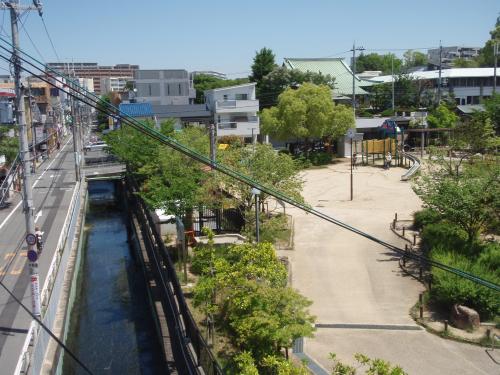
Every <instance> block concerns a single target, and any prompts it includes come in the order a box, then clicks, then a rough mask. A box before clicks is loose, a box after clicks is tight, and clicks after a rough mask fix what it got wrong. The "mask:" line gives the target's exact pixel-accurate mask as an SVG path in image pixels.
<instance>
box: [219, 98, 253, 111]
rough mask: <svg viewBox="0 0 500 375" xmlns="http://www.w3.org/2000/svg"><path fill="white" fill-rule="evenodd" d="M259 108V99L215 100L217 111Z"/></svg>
mask: <svg viewBox="0 0 500 375" xmlns="http://www.w3.org/2000/svg"><path fill="white" fill-rule="evenodd" d="M258 110H259V101H258V100H217V101H216V102H215V113H231V112H257V111H258Z"/></svg>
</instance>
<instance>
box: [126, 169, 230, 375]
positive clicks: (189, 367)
mask: <svg viewBox="0 0 500 375" xmlns="http://www.w3.org/2000/svg"><path fill="white" fill-rule="evenodd" d="M125 181H126V185H127V195H128V197H127V201H128V202H129V205H130V207H129V208H130V213H131V215H133V216H135V217H136V218H137V221H138V223H139V225H140V227H141V234H142V237H143V240H144V244H145V246H146V249H147V251H148V256H149V259H150V268H151V271H152V272H153V274H154V277H155V280H156V283H157V288H158V292H159V295H160V296H161V300H162V305H163V308H164V310H165V316H166V317H167V324H168V327H169V331H170V336H171V346H172V351H173V352H174V358H175V361H176V365H177V370H178V373H179V374H198V373H200V371H199V368H201V369H203V373H205V374H207V375H221V374H223V372H222V369H221V368H220V366H219V364H218V363H217V361H216V359H215V357H214V355H213V353H212V352H211V350H210V348H209V346H208V344H207V342H206V341H205V339H204V338H203V336H202V334H201V332H200V330H199V329H198V327H197V324H196V321H195V320H194V318H193V316H192V315H191V312H190V310H189V307H188V305H187V303H186V300H185V298H184V294H183V292H182V288H181V285H180V283H179V279H178V278H177V274H176V271H175V268H174V263H173V262H172V259H171V258H170V255H169V253H168V251H167V249H166V247H165V245H164V243H163V241H162V238H161V235H160V234H159V233H158V232H157V231H156V229H155V228H156V226H155V222H154V219H153V217H152V216H151V214H150V212H149V210H148V208H147V207H146V205H145V204H144V202H143V201H142V199H140V197H139V196H138V195H137V194H136V193H137V191H138V187H137V184H136V183H135V182H134V181H133V180H132V178H131V177H127V178H126V179H125Z"/></svg>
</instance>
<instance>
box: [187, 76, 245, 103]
mask: <svg viewBox="0 0 500 375" xmlns="http://www.w3.org/2000/svg"><path fill="white" fill-rule="evenodd" d="M193 83H194V88H195V90H196V99H195V102H196V103H197V104H203V103H205V97H204V91H205V90H212V89H218V88H221V87H228V86H235V85H242V84H244V83H248V78H235V79H221V78H217V77H214V76H211V75H208V74H197V75H196V76H195V77H194V80H193Z"/></svg>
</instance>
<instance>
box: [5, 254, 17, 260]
mask: <svg viewBox="0 0 500 375" xmlns="http://www.w3.org/2000/svg"><path fill="white" fill-rule="evenodd" d="M15 256H16V253H6V254H5V255H4V256H3V259H4V260H7V259H10V258H12V257H15Z"/></svg>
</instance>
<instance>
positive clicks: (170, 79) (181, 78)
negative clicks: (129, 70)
mask: <svg viewBox="0 0 500 375" xmlns="http://www.w3.org/2000/svg"><path fill="white" fill-rule="evenodd" d="M134 83H135V88H136V89H137V95H136V100H137V102H147V103H150V104H151V105H186V104H193V103H194V99H195V98H196V90H195V89H194V86H193V80H192V77H191V75H190V74H189V73H188V72H187V71H186V70H184V69H163V70H158V69H156V70H136V71H135V72H134Z"/></svg>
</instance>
